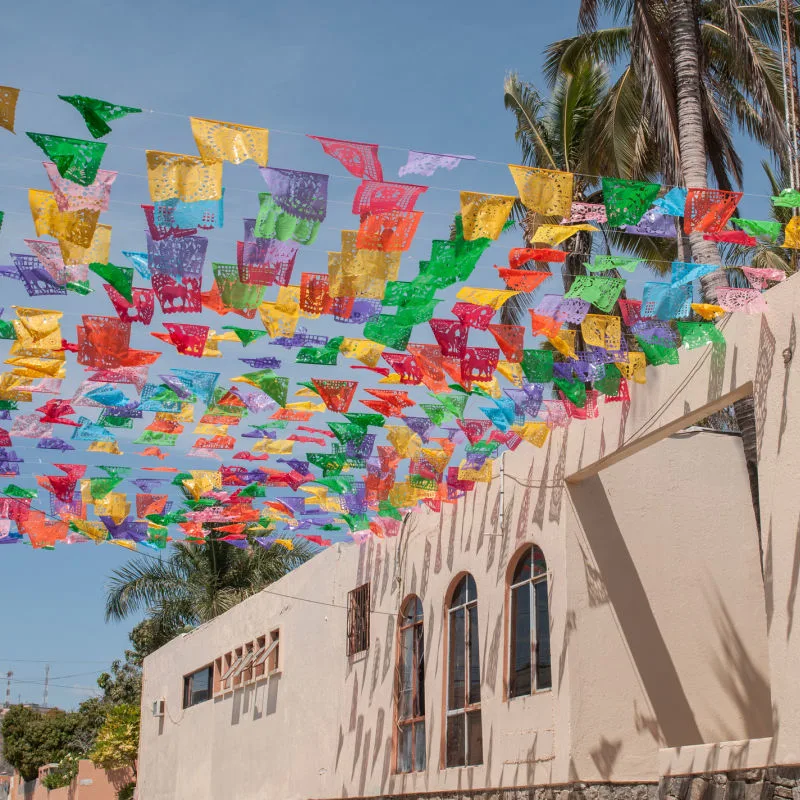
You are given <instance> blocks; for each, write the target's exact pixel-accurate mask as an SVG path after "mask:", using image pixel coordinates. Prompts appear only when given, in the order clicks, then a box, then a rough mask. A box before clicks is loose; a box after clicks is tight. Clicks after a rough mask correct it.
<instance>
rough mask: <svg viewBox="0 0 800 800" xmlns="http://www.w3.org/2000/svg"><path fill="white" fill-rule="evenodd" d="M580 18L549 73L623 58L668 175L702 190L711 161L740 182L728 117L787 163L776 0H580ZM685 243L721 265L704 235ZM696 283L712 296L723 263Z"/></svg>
mask: <svg viewBox="0 0 800 800" xmlns="http://www.w3.org/2000/svg"><path fill="white" fill-rule="evenodd" d="M600 11H606V12H609V13H611V14H612V16H613V17H614V20H615V22H616V23H617V24H616V25H615V27H612V28H608V29H602V30H598V29H597V19H598V14H599V12H600ZM795 14H796V15H797V18H798V20H800V11H797V12H795ZM579 23H580V26H581V28H582V33H580V34H578V35H577V36H575V37H571V38H569V39H564V40H561V41H559V42H555V43H553V44H552V45H550V47H549V48H548V51H547V55H548V58H547V67H546V74H547V76H548V78H549V80H550V81H551V82H555V81H557V79H558V78H557V76H558V74H559V72H560V71H562V70H563V69H565V68H566V69H570V68H571V65H572V64H574V63H575V61H576V60H577V61H581V60H584V59H586V58H594V59H601V60H607V61H608V62H609V63H611V64H617V65H618V64H620V62H624V61H625V60H626V59H627V62H628V63H627V65H626V69H631V70H633V72H634V73H635V74H636V81H638V82H639V83H640V84H641V85H642V86H645V87H647V90H646V91H645V92H643V95H642V106H641V110H642V113H643V116H645V117H647V118H648V119H649V120H650V123H651V129H652V131H653V133H654V139H653V140H654V142H655V143H656V144H657V147H658V151H659V160H660V167H661V173H662V174H663V175H664V177H665V179H666V181H667V182H668V183H672V184H680V185H684V186H691V187H696V188H704V187H706V186H707V185H708V183H707V176H708V171H709V169H710V171H711V172H712V173H713V175H714V178H715V180H716V183H717V185H718V186H719V187H720V188H722V189H730V188H732V186H733V185H734V184H736V185H741V182H742V164H741V159H740V158H739V156H738V154H737V153H736V149H735V147H734V143H733V127H734V125H735V126H736V127H738V129H739V130H741V131H742V132H744V133H746V134H747V135H750V136H752V137H753V138H754V139H756V140H757V141H758V142H759V143H760V144H761V145H763V146H764V147H766V148H767V149H769V150H770V151H771V152H772V153H773V155H774V156H775V157H776V158H777V159H778V160H779V161H781V162H783V161H785V156H786V152H787V150H786V148H787V144H786V142H787V139H786V133H785V129H784V125H783V93H782V73H781V64H780V56H779V54H778V53H777V52H776V51H775V49H774V48H775V46H776V45H777V43H778V41H779V31H778V23H777V18H776V14H775V0H738V2H737V1H736V0H673V1H672V2H668V0H582V1H581V7H580V14H579ZM798 41H800V34H798ZM690 244H691V248H692V255H693V256H694V258H695V260H697V261H699V262H703V263H712V264H720V258H719V251H718V249H717V247H716V246H715V245H714V244H713V243H711V242H707V241H705V240H704V239H703V237H702V235H701V234H696V233H695V234H692V235H691V236H690ZM701 284H702V287H703V292H704V294H705V296H706V298H707V299H709V300H710V301H713V300H715V299H716V288H717V287H719V286H726V285H727V281H726V278H725V274H724V272H723V271H722V270H721V269H720V270H717V271H715V272H713V273H711V274H710V275H707V276H705V277H704V278H703V279H701Z"/></svg>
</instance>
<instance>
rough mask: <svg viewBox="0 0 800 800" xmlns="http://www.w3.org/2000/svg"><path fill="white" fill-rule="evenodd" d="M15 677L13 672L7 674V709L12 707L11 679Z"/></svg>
mask: <svg viewBox="0 0 800 800" xmlns="http://www.w3.org/2000/svg"><path fill="white" fill-rule="evenodd" d="M13 677H14V673H13V671H12V670H9V671H8V672H6V678H7V679H8V682H7V683H6V708H8V707H9V706H10V705H11V679H12V678H13Z"/></svg>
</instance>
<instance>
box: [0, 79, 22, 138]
mask: <svg viewBox="0 0 800 800" xmlns="http://www.w3.org/2000/svg"><path fill="white" fill-rule="evenodd" d="M18 98H19V89H14V88H12V87H11V86H0V128H5V129H6V130H7V131H11V133H14V118H15V117H16V114H17V99H18Z"/></svg>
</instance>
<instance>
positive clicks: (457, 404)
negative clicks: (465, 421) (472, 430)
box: [436, 394, 469, 419]
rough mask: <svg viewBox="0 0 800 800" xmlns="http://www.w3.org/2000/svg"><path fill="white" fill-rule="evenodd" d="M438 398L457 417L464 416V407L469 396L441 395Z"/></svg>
mask: <svg viewBox="0 0 800 800" xmlns="http://www.w3.org/2000/svg"><path fill="white" fill-rule="evenodd" d="M436 399H437V400H438V401H439V402H440V403H441V404H442V405H443V406H444V407H445V409H446V410H447V411H449V412H450V413H451V414H452V415H453V416H454V417H455V418H456V419H461V418H462V417H463V416H464V409H465V408H466V407H467V402H468V401H469V396H468V395H465V394H462V395H449V396H448V395H446V394H444V395H441V396H440V397H436Z"/></svg>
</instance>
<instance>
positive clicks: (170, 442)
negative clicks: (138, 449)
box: [133, 431, 179, 447]
mask: <svg viewBox="0 0 800 800" xmlns="http://www.w3.org/2000/svg"><path fill="white" fill-rule="evenodd" d="M178 436H179V434H177V433H162V432H161V431H142V434H141V436H139V438H138V439H134V440H133V443H134V444H157V445H159V446H161V447H174V446H175V445H176V444H177V443H178Z"/></svg>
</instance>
